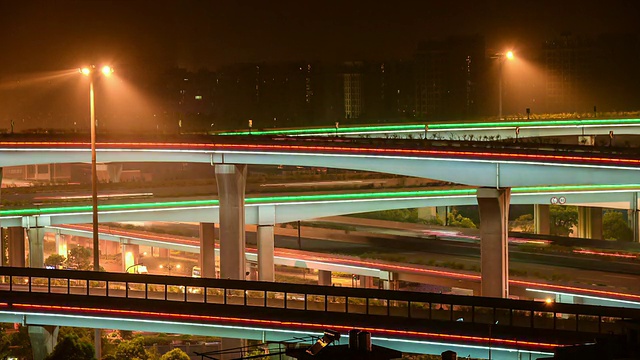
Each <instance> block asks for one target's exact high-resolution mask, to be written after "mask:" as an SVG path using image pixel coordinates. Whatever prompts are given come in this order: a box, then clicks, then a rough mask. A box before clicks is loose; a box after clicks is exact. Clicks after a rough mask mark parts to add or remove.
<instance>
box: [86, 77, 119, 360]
mask: <svg viewBox="0 0 640 360" xmlns="http://www.w3.org/2000/svg"><path fill="white" fill-rule="evenodd" d="M80 73H82V75H84V76H87V77H89V108H90V112H91V204H92V214H93V221H92V222H93V270H94V271H100V249H99V247H100V241H99V239H100V237H99V236H98V172H97V167H96V111H95V103H94V96H93V83H94V81H95V79H96V77H97V76H98V75H99V74H100V73H102V75H104V76H110V75H111V74H112V73H113V69H112V68H111V67H110V66H103V67H102V68H101V69H100V70H97V69H96V67H95V65H91V66H88V67H84V68H82V69H80ZM94 346H95V350H96V357H97V358H98V359H100V358H101V357H102V332H101V330H100V329H97V328H96V329H95V334H94Z"/></svg>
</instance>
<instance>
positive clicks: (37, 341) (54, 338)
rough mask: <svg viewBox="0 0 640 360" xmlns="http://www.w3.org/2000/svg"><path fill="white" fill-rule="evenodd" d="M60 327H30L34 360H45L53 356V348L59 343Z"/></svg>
mask: <svg viewBox="0 0 640 360" xmlns="http://www.w3.org/2000/svg"><path fill="white" fill-rule="evenodd" d="M59 330H60V327H58V326H35V325H30V326H29V329H28V331H29V339H30V340H31V351H32V352H33V360H44V358H45V357H47V355H49V354H51V352H52V351H53V348H54V347H55V346H56V344H57V343H58V331H59Z"/></svg>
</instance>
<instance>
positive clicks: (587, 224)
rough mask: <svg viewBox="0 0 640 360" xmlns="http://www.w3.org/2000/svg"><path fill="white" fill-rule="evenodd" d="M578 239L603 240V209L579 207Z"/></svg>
mask: <svg viewBox="0 0 640 360" xmlns="http://www.w3.org/2000/svg"><path fill="white" fill-rule="evenodd" d="M578 237H580V238H587V239H596V240H602V208H595V207H586V206H580V207H578Z"/></svg>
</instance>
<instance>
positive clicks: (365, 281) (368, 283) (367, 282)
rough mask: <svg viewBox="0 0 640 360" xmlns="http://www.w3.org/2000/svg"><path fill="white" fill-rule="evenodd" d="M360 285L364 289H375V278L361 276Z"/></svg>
mask: <svg viewBox="0 0 640 360" xmlns="http://www.w3.org/2000/svg"><path fill="white" fill-rule="evenodd" d="M358 285H359V287H361V288H363V289H371V288H373V277H371V276H365V275H360V282H359V283H358Z"/></svg>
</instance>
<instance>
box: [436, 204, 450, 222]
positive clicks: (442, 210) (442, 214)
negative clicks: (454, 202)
mask: <svg viewBox="0 0 640 360" xmlns="http://www.w3.org/2000/svg"><path fill="white" fill-rule="evenodd" d="M448 214H449V207H448V206H436V216H437V217H438V219H440V220H442V224H443V225H447V221H448V219H447V215H448Z"/></svg>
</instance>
